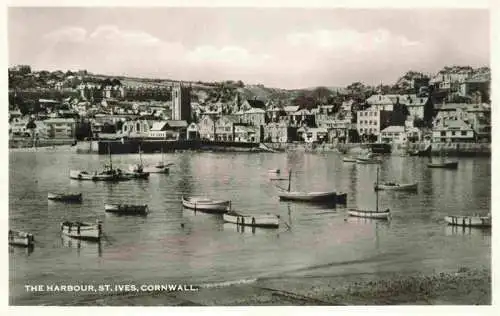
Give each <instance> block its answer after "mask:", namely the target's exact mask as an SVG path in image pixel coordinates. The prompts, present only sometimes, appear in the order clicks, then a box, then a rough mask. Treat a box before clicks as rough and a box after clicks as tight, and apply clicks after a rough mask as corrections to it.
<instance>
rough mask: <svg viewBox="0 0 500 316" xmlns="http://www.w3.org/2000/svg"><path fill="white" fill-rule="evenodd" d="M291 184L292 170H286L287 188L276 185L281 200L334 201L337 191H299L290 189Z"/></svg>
mask: <svg viewBox="0 0 500 316" xmlns="http://www.w3.org/2000/svg"><path fill="white" fill-rule="evenodd" d="M291 184H292V171H291V170H290V171H289V172H288V189H287V190H285V189H283V188H280V187H278V189H279V190H280V192H279V194H278V197H279V199H280V200H282V201H301V202H333V203H335V202H336V196H337V193H336V192H335V191H325V192H301V191H290V188H291Z"/></svg>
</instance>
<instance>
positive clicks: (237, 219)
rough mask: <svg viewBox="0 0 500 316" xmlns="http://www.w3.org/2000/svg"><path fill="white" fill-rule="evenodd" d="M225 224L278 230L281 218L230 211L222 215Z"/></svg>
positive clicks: (271, 215)
mask: <svg viewBox="0 0 500 316" xmlns="http://www.w3.org/2000/svg"><path fill="white" fill-rule="evenodd" d="M222 217H223V219H224V221H225V222H228V223H233V224H236V225H241V226H253V227H268V228H278V227H279V216H278V215H273V214H258V215H257V214H255V215H248V214H241V213H238V212H235V211H230V212H228V213H225V214H223V215H222Z"/></svg>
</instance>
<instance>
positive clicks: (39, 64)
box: [8, 7, 490, 89]
mask: <svg viewBox="0 0 500 316" xmlns="http://www.w3.org/2000/svg"><path fill="white" fill-rule="evenodd" d="M489 23H490V21H489V12H488V11H487V10H481V9H364V10H361V9H339V8H321V9H314V8H308V9H304V8H167V7H161V8H124V7H122V8H97V7H93V8H92V7H88V8H57V7H44V8H36V7H24V8H23V7H11V8H9V9H8V53H9V65H16V64H29V65H31V66H32V68H33V69H35V70H57V69H59V70H64V71H65V70H68V69H70V70H78V69H87V70H88V71H90V72H93V73H100V74H108V75H126V76H137V77H148V78H149V77H154V78H164V79H167V78H168V79H174V80H190V81H198V80H201V81H219V80H242V81H243V82H245V83H248V84H264V85H266V86H270V87H277V88H285V89H293V88H308V87H315V86H328V87H345V86H347V85H349V84H350V83H352V82H356V81H361V82H364V83H366V84H371V85H376V84H380V83H384V84H393V83H394V82H395V81H396V80H397V78H398V77H400V76H401V75H402V74H404V73H405V72H406V71H408V70H415V71H423V72H426V73H436V72H437V71H438V70H439V69H441V68H442V67H443V66H445V65H470V66H473V67H481V66H489V64H490V30H489Z"/></svg>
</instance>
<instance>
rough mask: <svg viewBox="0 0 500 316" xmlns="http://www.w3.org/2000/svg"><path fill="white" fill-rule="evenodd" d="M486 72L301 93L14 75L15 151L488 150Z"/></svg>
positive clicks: (415, 76) (457, 70) (460, 69)
mask: <svg viewBox="0 0 500 316" xmlns="http://www.w3.org/2000/svg"><path fill="white" fill-rule="evenodd" d="M490 73H491V72H490V69H489V68H488V67H482V68H477V69H474V68H472V67H468V66H452V67H444V68H443V69H441V70H439V71H438V72H437V73H436V74H432V75H431V74H424V73H420V72H415V71H408V72H407V73H406V74H404V75H403V76H401V78H399V79H398V80H397V81H396V82H395V83H394V84H391V85H385V84H380V85H378V86H369V85H365V84H363V83H361V82H355V83H352V84H350V85H349V86H347V87H344V88H327V87H317V88H313V89H303V90H284V89H274V88H267V87H264V86H263V85H245V84H244V83H243V82H242V81H224V82H212V83H203V82H177V81H173V80H160V79H141V78H127V77H109V76H104V75H95V74H91V73H89V72H87V71H86V70H81V71H76V72H72V71H67V72H63V71H53V72H49V71H32V70H31V67H30V66H27V65H19V66H15V67H11V68H10V69H9V123H10V126H9V139H10V146H11V147H23V146H25V147H31V146H44V144H45V145H49V146H51V145H54V144H63V143H71V142H74V141H81V140H102V139H108V140H109V139H116V140H119V139H148V140H165V141H184V140H205V141H217V142H232V143H301V142H302V143H316V144H321V143H323V144H325V143H332V144H336V143H387V144H401V143H408V142H409V143H418V142H423V141H426V140H427V141H430V142H433V143H489V142H490V141H491V115H490V113H491V102H490V85H491V74H490Z"/></svg>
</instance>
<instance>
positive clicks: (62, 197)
mask: <svg viewBox="0 0 500 316" xmlns="http://www.w3.org/2000/svg"><path fill="white" fill-rule="evenodd" d="M47 199H49V200H51V201H61V202H81V201H82V194H81V193H78V194H65V193H53V192H49V193H48V194H47Z"/></svg>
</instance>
